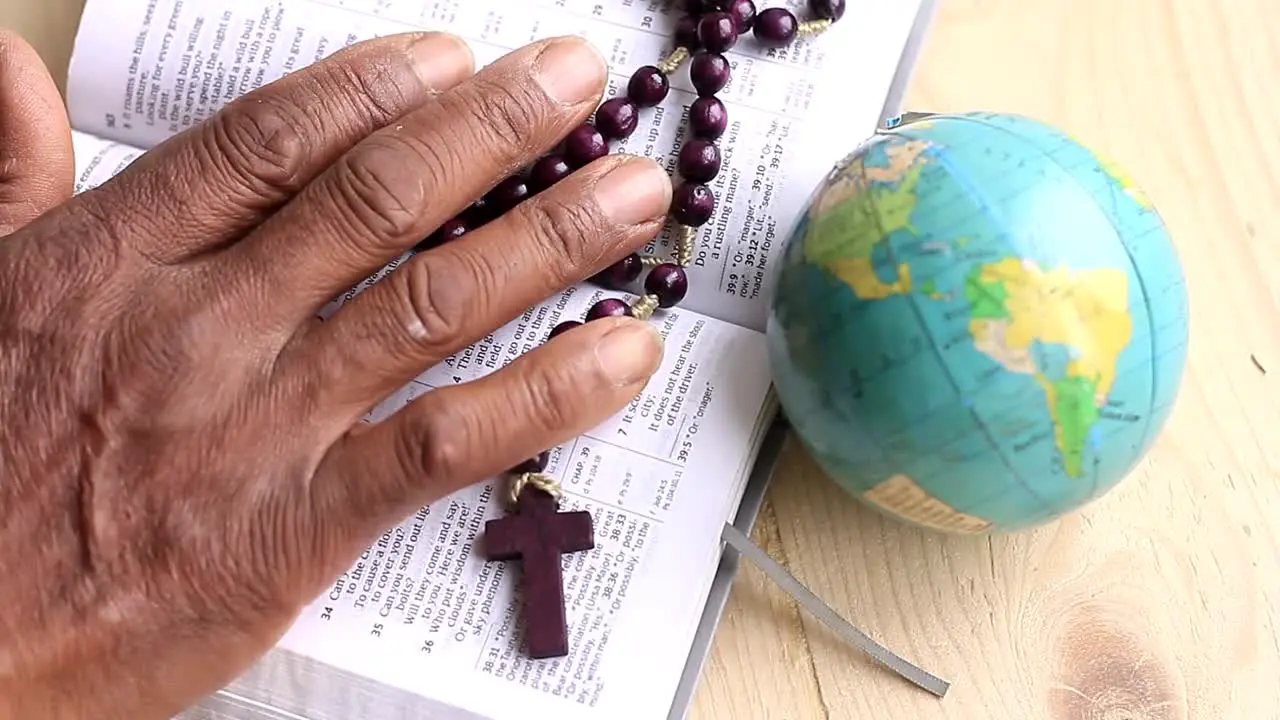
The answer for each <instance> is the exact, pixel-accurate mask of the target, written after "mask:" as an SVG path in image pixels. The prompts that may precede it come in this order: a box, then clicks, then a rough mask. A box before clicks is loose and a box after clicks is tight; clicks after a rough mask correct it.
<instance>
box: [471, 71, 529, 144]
mask: <svg viewBox="0 0 1280 720" xmlns="http://www.w3.org/2000/svg"><path fill="white" fill-rule="evenodd" d="M470 89H471V92H469V93H467V94H466V95H465V96H464V97H462V99H461V101H462V102H461V104H462V108H461V110H462V113H461V114H462V117H463V118H464V119H465V122H463V123H462V126H463V127H464V128H466V132H467V133H468V134H469V135H470V137H469V138H468V140H469V143H468V144H469V145H470V146H472V147H477V148H483V149H485V150H486V151H488V152H490V153H497V154H499V155H511V156H514V155H519V154H521V153H524V152H532V151H533V150H534V145H533V140H534V135H535V134H536V133H537V131H538V129H539V128H542V127H544V126H546V125H547V116H548V115H549V109H548V107H547V102H546V100H545V99H544V98H543V96H542V95H541V94H540V93H538V92H535V91H534V90H533V88H532V87H530V86H529V85H528V84H526V83H522V82H503V81H501V80H499V79H494V78H481V77H478V76H477V77H476V78H475V79H474V80H473V82H472V85H471V86H470Z"/></svg>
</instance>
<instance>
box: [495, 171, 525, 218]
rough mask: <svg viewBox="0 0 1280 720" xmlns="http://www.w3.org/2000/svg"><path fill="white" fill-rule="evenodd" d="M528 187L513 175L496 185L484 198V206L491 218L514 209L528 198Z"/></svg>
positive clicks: (522, 179)
mask: <svg viewBox="0 0 1280 720" xmlns="http://www.w3.org/2000/svg"><path fill="white" fill-rule="evenodd" d="M529 195H530V192H529V185H528V183H527V182H525V179H524V178H522V177H520V176H519V175H513V176H511V177H509V178H507V179H506V180H503V181H502V182H500V183H498V184H497V185H496V186H494V188H493V189H492V190H490V191H489V194H488V195H486V196H485V206H486V208H487V209H488V212H489V214H491V216H492V217H497V216H499V215H501V214H502V213H504V212H506V211H508V210H510V209H512V208H514V207H515V206H517V205H519V204H520V203H521V202H523V201H524V199H525V198H527V197H529Z"/></svg>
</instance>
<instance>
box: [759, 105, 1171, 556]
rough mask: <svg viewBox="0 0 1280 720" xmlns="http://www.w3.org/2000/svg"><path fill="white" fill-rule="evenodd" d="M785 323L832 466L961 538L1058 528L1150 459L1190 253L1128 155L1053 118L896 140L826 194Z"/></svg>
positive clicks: (809, 419)
mask: <svg viewBox="0 0 1280 720" xmlns="http://www.w3.org/2000/svg"><path fill="white" fill-rule="evenodd" d="M786 242H787V246H786V248H785V250H784V253H783V257H782V259H781V261H780V267H779V268H778V271H777V272H778V275H777V280H776V283H775V286H774V289H773V293H772V297H771V298H770V308H769V315H768V324H767V336H768V341H769V352H770V359H771V363H772V373H773V378H774V387H775V391H776V393H777V396H778V399H779V402H780V404H781V406H782V409H783V412H784V413H785V415H786V417H787V419H788V420H789V422H790V423H791V425H792V428H793V430H794V433H795V435H796V436H797V437H798V438H799V440H800V441H801V443H802V444H803V446H804V447H805V449H806V450H807V451H808V452H809V454H810V456H811V457H812V458H813V459H814V461H815V462H816V463H817V465H818V466H819V467H820V468H821V469H822V470H823V471H824V472H825V474H827V475H828V476H830V477H831V478H832V479H833V480H834V481H835V482H837V483H838V484H839V485H840V486H841V487H843V488H844V489H845V490H847V491H848V492H850V493H851V494H853V495H854V496H856V497H857V498H859V499H860V500H862V501H865V502H866V503H868V504H870V505H871V506H872V507H875V508H877V509H878V510H880V511H882V512H884V513H887V514H889V515H891V516H894V517H897V518H900V519H902V520H905V521H907V522H910V523H914V524H917V525H920V526H924V527H928V528H932V529H934V530H938V531H943V532H955V533H991V532H1004V531H1009V530H1016V529H1020V528H1027V527H1031V526H1035V525H1039V524H1043V523H1046V522H1048V521H1050V520H1053V519H1055V518H1057V517H1059V516H1061V515H1063V514H1064V513H1067V512H1070V511H1072V510H1074V509H1077V508H1079V507H1081V506H1082V505H1084V504H1086V503H1089V502H1091V501H1092V500H1094V499H1096V498H1098V497H1099V496H1101V495H1103V494H1104V493H1106V492H1108V491H1109V490H1110V489H1111V488H1113V487H1114V486H1115V485H1116V484H1117V483H1119V482H1120V481H1121V480H1122V479H1123V478H1124V477H1125V476H1127V475H1128V474H1129V473H1130V472H1132V470H1133V468H1134V466H1135V465H1136V463H1137V462H1138V461H1139V460H1140V459H1141V458H1142V457H1143V455H1144V454H1145V453H1146V452H1147V451H1148V450H1149V448H1150V446H1151V444H1152V443H1153V441H1154V439H1155V437H1156V436H1157V434H1158V433H1159V432H1160V430H1161V428H1162V426H1163V425H1164V423H1165V421H1166V419H1167V417H1168V415H1169V412H1170V409H1171V407H1172V406H1173V403H1174V400H1175V397H1176V395H1177V392H1178V387H1179V384H1180V382H1181V378H1182V374H1183V368H1184V365H1185V359H1186V351H1187V297H1186V288H1185V284H1184V280H1183V273H1182V269H1181V266H1180V264H1179V261H1178V257H1177V254H1176V251H1175V249H1174V246H1173V244H1172V242H1171V241H1170V238H1169V235H1168V233H1167V232H1166V230H1165V227H1164V224H1163V222H1162V221H1161V219H1160V216H1159V215H1158V214H1157V213H1156V211H1155V209H1154V208H1153V207H1152V206H1151V203H1150V202H1149V201H1148V199H1147V197H1146V196H1145V195H1143V193H1142V192H1141V191H1140V190H1139V189H1137V188H1136V187H1134V185H1133V183H1131V182H1130V180H1129V179H1128V178H1127V177H1126V175H1125V174H1124V173H1123V172H1122V171H1121V170H1120V168H1119V167H1118V166H1117V165H1116V164H1114V163H1113V162H1111V161H1109V160H1107V159H1105V158H1102V157H1100V156H1099V155H1098V154H1097V153H1095V152H1091V151H1090V150H1089V149H1087V148H1086V147H1085V146H1084V145H1082V144H1081V143H1080V142H1077V141H1075V140H1074V139H1072V138H1071V137H1070V136H1068V135H1067V134H1065V133H1064V132H1062V131H1060V130H1059V129H1056V128H1055V127H1053V126H1050V125H1047V124H1045V123H1042V122H1039V121H1037V120H1034V119H1031V118H1027V117H1022V116H1018V115H1010V114H999V113H980V112H974V113H961V114H941V115H930V116H925V117H923V118H920V119H912V120H907V121H906V122H902V123H900V124H898V125H896V126H893V127H890V128H889V129H886V130H881V131H878V132H877V133H876V134H875V135H874V136H873V137H872V138H871V139H870V140H868V141H866V142H864V143H863V144H862V145H861V146H860V147H858V148H857V149H856V150H855V151H854V152H853V153H852V154H850V155H849V156H848V157H847V158H845V159H844V160H843V161H842V162H841V163H839V164H838V165H837V166H836V167H835V168H834V169H833V170H832V172H831V173H830V174H829V175H828V176H827V177H826V178H825V179H824V181H823V183H822V184H821V185H820V187H819V188H818V189H817V190H816V192H815V193H814V194H813V196H812V197H811V199H810V201H809V204H808V206H807V207H806V209H805V211H804V213H803V214H802V217H801V218H800V220H799V221H798V222H797V224H796V227H795V229H794V231H793V232H792V233H791V234H790V235H789V236H788V238H787V240H786Z"/></svg>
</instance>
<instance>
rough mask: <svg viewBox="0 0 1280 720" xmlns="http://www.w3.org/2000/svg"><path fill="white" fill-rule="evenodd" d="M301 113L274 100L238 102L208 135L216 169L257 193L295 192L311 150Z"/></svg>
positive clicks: (219, 116) (208, 149)
mask: <svg viewBox="0 0 1280 720" xmlns="http://www.w3.org/2000/svg"><path fill="white" fill-rule="evenodd" d="M306 126H307V123H306V122H304V120H303V118H302V117H301V116H300V113H298V112H295V111H292V110H289V109H288V108H287V107H286V106H285V105H283V104H281V103H279V102H278V101H276V100H272V99H271V96H269V95H263V96H261V97H257V98H253V99H247V100H246V101H242V102H237V103H235V104H233V105H232V106H231V107H228V108H227V109H226V110H224V111H223V112H221V113H218V114H217V115H215V116H214V121H213V122H212V123H210V125H209V131H208V132H207V133H205V139H206V143H205V145H206V152H207V153H208V155H209V159H210V160H211V163H212V165H213V166H214V167H215V168H221V169H222V170H223V171H225V172H228V173H230V174H231V175H232V177H233V179H235V180H238V181H240V182H242V183H243V184H245V185H247V186H249V188H250V189H252V190H254V191H260V190H262V189H264V188H263V186H265V187H266V189H287V188H292V187H293V186H294V185H295V184H296V182H297V179H298V177H299V175H300V174H301V172H302V169H303V167H304V165H305V158H306V157H307V154H308V151H309V144H308V141H307V136H306V133H304V132H301V131H300V128H303V127H306Z"/></svg>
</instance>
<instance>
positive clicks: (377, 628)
mask: <svg viewBox="0 0 1280 720" xmlns="http://www.w3.org/2000/svg"><path fill="white" fill-rule="evenodd" d="M369 634H370V635H372V636H374V637H382V623H374V624H373V627H371V628H369Z"/></svg>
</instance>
